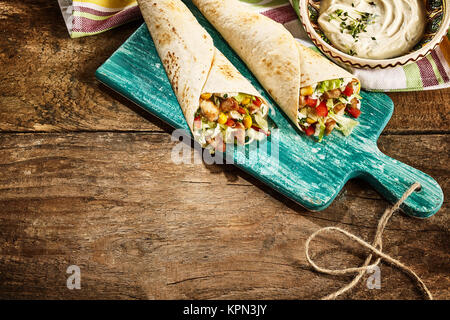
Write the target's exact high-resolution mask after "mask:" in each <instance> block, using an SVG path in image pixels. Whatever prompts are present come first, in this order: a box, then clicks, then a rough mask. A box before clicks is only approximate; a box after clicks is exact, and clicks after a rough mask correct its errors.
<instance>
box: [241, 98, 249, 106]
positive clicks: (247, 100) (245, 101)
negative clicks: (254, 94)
mask: <svg viewBox="0 0 450 320" xmlns="http://www.w3.org/2000/svg"><path fill="white" fill-rule="evenodd" d="M249 103H250V98H249V97H247V98H245V99H244V100H242V104H243V105H247V104H249Z"/></svg>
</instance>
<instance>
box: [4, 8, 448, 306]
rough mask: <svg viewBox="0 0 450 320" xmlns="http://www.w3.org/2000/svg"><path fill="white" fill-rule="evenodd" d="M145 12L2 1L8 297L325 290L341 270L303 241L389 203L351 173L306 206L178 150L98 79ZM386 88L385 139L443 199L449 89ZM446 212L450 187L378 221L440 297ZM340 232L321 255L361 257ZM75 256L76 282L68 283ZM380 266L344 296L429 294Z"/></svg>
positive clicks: (370, 217) (166, 131)
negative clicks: (77, 21) (369, 281)
mask: <svg viewBox="0 0 450 320" xmlns="http://www.w3.org/2000/svg"><path fill="white" fill-rule="evenodd" d="M140 23H141V22H134V23H131V24H128V25H126V26H122V27H120V28H118V29H116V30H114V31H111V32H107V33H104V34H101V35H98V36H95V37H88V38H81V39H76V40H71V39H69V37H68V35H67V31H66V30H65V28H64V25H63V19H62V17H61V13H60V12H59V8H58V6H57V1H47V0H29V1H20V2H18V1H10V0H6V1H0V32H1V34H0V62H1V69H0V150H1V152H0V168H1V171H0V172H1V174H0V298H33V299H34V298H45V299H60V298H64V299H78V298H86V299H98V298H118V299H161V298H162V299H229V298H230V299H241V298H249V299H315V298H319V297H321V296H323V295H325V294H328V293H331V292H332V291H334V290H335V289H337V288H339V287H341V286H342V285H344V284H346V283H347V282H348V281H349V279H351V277H331V276H323V275H320V274H318V273H316V272H313V271H312V269H311V268H310V266H309V265H308V263H307V262H306V259H305V254H304V245H305V240H306V239H307V238H308V236H309V235H310V234H311V233H312V232H314V231H315V230H317V229H318V228H320V227H325V226H340V227H342V228H345V229H346V230H349V231H350V232H353V233H355V234H357V235H359V236H361V237H363V238H364V239H367V240H371V239H372V238H373V236H374V232H375V227H376V224H377V221H378V219H379V218H380V216H381V215H382V213H383V211H384V210H385V209H386V208H387V207H388V206H389V204H388V202H386V201H385V200H383V199H382V198H381V197H380V196H379V195H378V194H377V193H376V192H375V191H374V190H373V189H372V188H371V187H370V186H369V185H367V184H366V183H364V182H362V181H358V180H356V181H350V182H349V183H348V184H347V186H346V187H345V189H344V190H343V192H342V193H341V194H340V196H339V197H338V198H337V199H336V201H335V202H334V203H333V204H332V205H331V207H330V208H329V209H327V210H325V211H323V212H320V213H311V212H308V211H306V210H305V209H303V208H302V207H300V206H298V205H296V204H295V203H293V202H292V201H290V200H289V199H287V198H285V197H284V196H282V195H280V194H278V193H277V192H275V191H273V190H271V189H269V188H267V187H265V186H264V185H263V184H262V183H260V182H259V181H258V180H256V179H254V178H252V177H250V176H248V175H247V174H245V173H243V172H242V171H240V170H239V169H237V168H236V167H234V166H231V165H205V164H197V165H196V164H191V165H175V164H174V163H172V161H171V158H170V153H171V150H172V147H173V146H174V144H175V143H174V142H171V140H170V133H171V132H172V130H171V128H170V127H168V126H167V125H166V124H164V123H162V122H161V121H159V120H158V119H156V118H155V117H153V116H152V115H150V114H147V113H145V112H143V111H141V110H140V109H139V108H138V107H136V106H134V105H133V104H131V103H130V102H128V101H126V100H125V99H123V98H122V97H120V96H119V95H117V94H115V93H114V92H112V91H110V90H108V89H107V88H105V87H104V86H102V85H101V84H99V83H98V82H97V81H96V79H95V78H94V71H95V70H96V68H97V67H98V66H99V65H100V64H101V63H102V62H103V61H104V60H105V59H107V58H108V57H109V56H110V55H111V54H112V53H113V52H114V50H115V49H116V48H118V47H119V46H120V44H122V43H123V42H124V41H125V39H126V38H127V37H128V36H130V35H131V33H132V32H133V31H134V30H135V29H136V28H137V27H138V26H139V25H140ZM390 97H391V98H392V99H393V100H394V102H395V105H396V109H395V113H394V116H393V118H392V120H391V121H390V123H389V125H388V127H387V128H386V130H385V131H384V133H383V135H382V137H381V138H380V142H379V144H380V148H381V149H382V151H384V152H385V153H386V154H388V155H390V156H392V157H394V158H397V159H399V160H401V161H403V162H405V163H407V164H409V165H411V166H413V167H415V168H417V169H419V170H422V171H424V172H426V173H428V174H429V175H431V176H432V177H434V178H435V179H436V180H437V181H438V182H439V183H440V185H441V186H442V188H443V190H444V193H445V196H446V198H448V196H449V194H450V183H449V182H450V181H449V165H448V162H449V160H450V159H449V153H448V149H449V137H450V136H449V116H448V114H449V111H450V109H449V105H450V90H441V91H433V92H420V93H398V94H390ZM448 213H449V203H448V202H447V201H446V202H445V203H444V205H443V207H442V209H441V210H440V212H439V213H437V214H436V215H435V216H434V217H432V218H430V219H426V220H417V219H412V218H409V217H406V216H405V215H403V214H402V213H397V214H396V215H395V216H394V217H393V218H392V220H391V221H390V222H389V224H388V227H387V230H386V232H385V235H384V249H385V251H386V252H387V253H388V254H391V255H393V256H395V257H397V258H399V259H400V260H401V261H402V262H403V263H405V264H406V265H408V266H410V267H412V268H413V269H414V270H415V271H416V272H417V273H418V274H419V275H420V276H421V277H422V278H423V280H424V282H425V283H426V284H427V285H428V287H429V289H430V290H431V292H432V293H433V294H434V296H435V297H436V298H438V299H449V298H450V292H449V287H450V280H449V271H450V268H449V258H450V254H449V253H450V250H449V249H450V248H449V243H450V242H449V240H450V237H449V235H450V233H449V218H448ZM341 240H343V238H341V237H340V236H334V235H330V236H327V237H323V238H321V239H319V240H318V241H317V242H314V257H315V259H316V260H317V262H318V263H319V264H320V265H323V266H329V267H332V268H339V267H344V266H356V265H358V264H360V263H361V262H362V260H363V258H364V257H365V252H364V250H363V249H361V248H359V247H358V246H357V245H353V244H347V243H346V242H345V243H344V242H342V241H341ZM340 246H343V249H338V247H340ZM70 265H77V266H79V267H80V269H81V290H69V289H67V287H66V279H67V277H68V276H69V275H68V274H67V273H66V269H67V268H68V266H70ZM381 280H382V282H381V285H382V287H381V289H380V290H369V289H368V288H367V286H366V282H365V281H363V282H362V283H360V284H359V285H358V286H357V287H356V288H355V289H354V290H353V291H352V292H351V293H349V294H345V295H344V296H343V298H346V299H418V298H420V297H421V295H420V294H419V293H418V291H417V290H416V288H415V286H414V285H413V283H412V282H411V281H410V280H409V278H408V277H407V276H405V275H404V274H403V273H401V272H400V271H398V270H397V269H395V268H392V267H390V266H389V265H387V264H382V265H381Z"/></svg>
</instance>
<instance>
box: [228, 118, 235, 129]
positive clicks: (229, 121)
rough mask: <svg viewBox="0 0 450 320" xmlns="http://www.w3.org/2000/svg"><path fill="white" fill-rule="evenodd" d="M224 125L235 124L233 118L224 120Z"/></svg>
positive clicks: (231, 125)
mask: <svg viewBox="0 0 450 320" xmlns="http://www.w3.org/2000/svg"><path fill="white" fill-rule="evenodd" d="M226 125H227V126H229V127H233V126H234V125H235V122H234V120H233V119H228V120H227V122H226Z"/></svg>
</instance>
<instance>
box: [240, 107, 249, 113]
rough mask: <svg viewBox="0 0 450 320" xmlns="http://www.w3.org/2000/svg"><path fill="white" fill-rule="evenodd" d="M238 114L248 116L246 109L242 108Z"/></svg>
mask: <svg viewBox="0 0 450 320" xmlns="http://www.w3.org/2000/svg"><path fill="white" fill-rule="evenodd" d="M238 112H239V113H240V114H247V112H245V109H244V108H242V107H239V109H238Z"/></svg>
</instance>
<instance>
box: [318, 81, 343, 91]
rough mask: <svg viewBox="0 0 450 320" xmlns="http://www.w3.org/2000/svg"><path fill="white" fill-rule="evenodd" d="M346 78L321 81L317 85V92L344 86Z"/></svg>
mask: <svg viewBox="0 0 450 320" xmlns="http://www.w3.org/2000/svg"><path fill="white" fill-rule="evenodd" d="M343 84H344V79H334V80H325V81H322V82H320V83H319V84H318V85H317V87H316V92H318V93H324V92H326V91H330V90H333V89H337V88H340V87H342V85H343Z"/></svg>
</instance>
